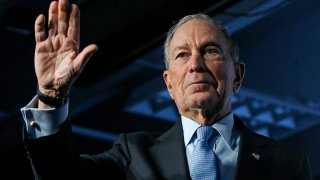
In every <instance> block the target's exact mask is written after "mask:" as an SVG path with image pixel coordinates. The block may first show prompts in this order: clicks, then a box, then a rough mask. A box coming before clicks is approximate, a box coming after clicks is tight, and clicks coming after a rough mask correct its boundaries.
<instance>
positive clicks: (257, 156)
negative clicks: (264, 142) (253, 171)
mask: <svg viewBox="0 0 320 180" xmlns="http://www.w3.org/2000/svg"><path fill="white" fill-rule="evenodd" d="M251 155H252V156H253V157H254V158H255V159H256V160H260V155H259V154H257V153H254V152H253V153H252V154H251Z"/></svg>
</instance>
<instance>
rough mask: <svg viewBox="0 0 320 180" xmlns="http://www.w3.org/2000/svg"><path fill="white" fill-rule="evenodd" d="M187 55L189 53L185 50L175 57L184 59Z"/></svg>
mask: <svg viewBox="0 0 320 180" xmlns="http://www.w3.org/2000/svg"><path fill="white" fill-rule="evenodd" d="M188 56H189V53H187V52H180V53H178V55H177V56H176V59H179V58H182V59H185V58H187V57H188Z"/></svg>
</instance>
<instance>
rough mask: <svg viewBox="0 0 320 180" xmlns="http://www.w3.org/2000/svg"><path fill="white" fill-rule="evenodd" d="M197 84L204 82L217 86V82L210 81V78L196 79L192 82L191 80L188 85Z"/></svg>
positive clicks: (204, 83)
mask: <svg viewBox="0 0 320 180" xmlns="http://www.w3.org/2000/svg"><path fill="white" fill-rule="evenodd" d="M197 84H199V85H201V84H203V85H206V84H208V85H211V86H213V87H216V86H215V84H216V83H214V82H213V81H209V80H196V81H192V82H189V83H188V85H187V87H188V86H191V85H197Z"/></svg>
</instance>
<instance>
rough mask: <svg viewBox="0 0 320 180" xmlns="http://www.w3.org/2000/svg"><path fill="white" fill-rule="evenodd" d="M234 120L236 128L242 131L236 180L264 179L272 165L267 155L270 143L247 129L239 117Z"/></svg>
mask: <svg viewBox="0 0 320 180" xmlns="http://www.w3.org/2000/svg"><path fill="white" fill-rule="evenodd" d="M234 119H235V126H236V128H237V129H238V130H239V131H240V148H239V155H238V162H237V173H236V179H237V180H242V179H243V180H251V179H262V178H263V177H265V176H264V174H265V173H266V172H268V168H269V167H270V164H271V163H272V159H271V158H269V157H267V153H266V150H267V147H268V144H269V143H268V142H267V141H266V140H263V139H262V138H261V137H260V135H257V134H254V133H253V132H252V131H250V130H249V129H247V128H246V127H245V126H244V125H243V123H242V122H241V120H240V119H239V118H238V117H236V116H235V118H234Z"/></svg>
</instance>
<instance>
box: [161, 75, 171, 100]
mask: <svg viewBox="0 0 320 180" xmlns="http://www.w3.org/2000/svg"><path fill="white" fill-rule="evenodd" d="M163 79H164V82H165V83H166V85H167V89H168V91H169V94H170V96H171V99H173V94H172V92H173V88H172V82H171V80H172V76H171V73H170V72H169V71H168V70H165V71H164V72H163Z"/></svg>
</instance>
